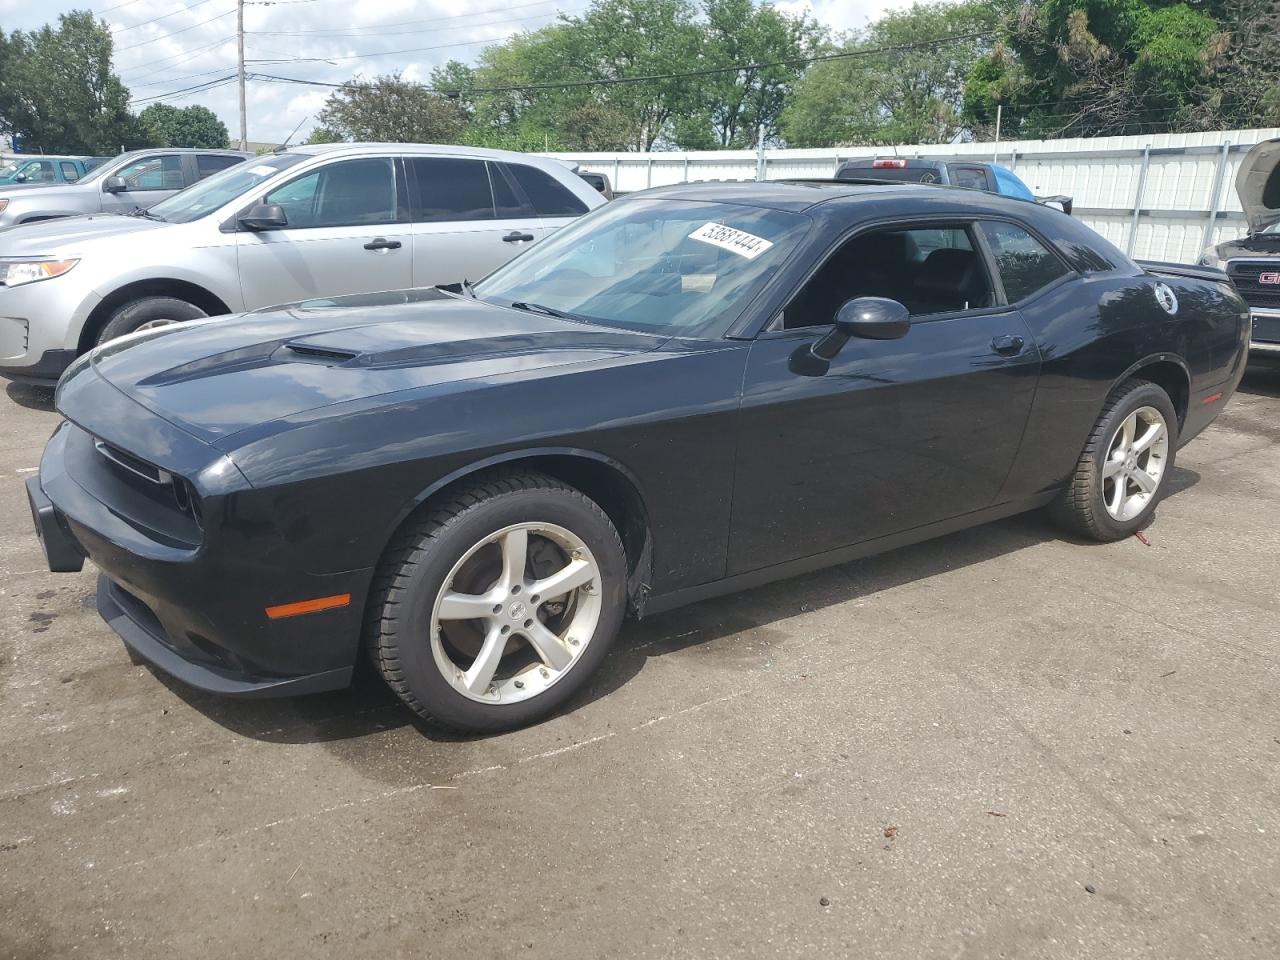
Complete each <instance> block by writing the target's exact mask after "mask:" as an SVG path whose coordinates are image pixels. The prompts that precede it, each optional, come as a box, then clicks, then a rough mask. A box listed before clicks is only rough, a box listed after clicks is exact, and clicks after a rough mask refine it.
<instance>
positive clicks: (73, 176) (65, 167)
mask: <svg viewBox="0 0 1280 960" xmlns="http://www.w3.org/2000/svg"><path fill="white" fill-rule="evenodd" d="M60 166H61V167H62V179H63V180H66V181H67V182H68V183H73V182H75V181H76V180H79V179H80V171H79V170H78V169H77V168H76V165H75V164H74V163H72V162H71V161H70V160H63V161H62V162H61V164H60Z"/></svg>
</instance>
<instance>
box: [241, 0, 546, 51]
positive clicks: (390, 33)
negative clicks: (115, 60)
mask: <svg viewBox="0 0 1280 960" xmlns="http://www.w3.org/2000/svg"><path fill="white" fill-rule="evenodd" d="M557 2H558V0H557ZM562 12H563V11H560V10H553V11H552V12H551V13H536V14H532V15H531V16H527V17H522V18H521V19H522V20H523V21H529V20H546V19H548V18H550V17H558V16H560V14H561V13H562ZM510 22H511V18H510V17H499V18H498V19H497V20H485V21H483V22H481V23H459V24H457V25H456V26H452V27H421V28H418V29H415V30H386V31H382V32H380V33H362V34H358V35H355V36H353V37H352V39H358V40H363V39H364V38H366V37H399V36H404V35H406V34H412V33H447V32H448V31H450V30H473V29H475V28H476V27H492V26H497V25H499V24H509V23H510ZM245 33H246V34H248V35H249V36H251V37H304V38H306V39H309V40H317V41H318V40H345V39H347V38H348V36H349V35H348V34H345V33H341V34H314V33H311V32H310V31H307V32H303V31H298V32H296V33H295V32H292V31H287V30H246V31H245ZM329 59H332V58H329Z"/></svg>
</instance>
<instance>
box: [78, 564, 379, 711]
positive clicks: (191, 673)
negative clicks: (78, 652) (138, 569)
mask: <svg viewBox="0 0 1280 960" xmlns="http://www.w3.org/2000/svg"><path fill="white" fill-rule="evenodd" d="M121 593H122V591H121V590H120V588H119V587H117V586H116V585H115V584H114V583H113V582H112V581H111V579H110V578H109V577H107V576H106V575H101V576H99V577H98V613H99V615H101V617H102V619H103V620H105V621H106V623H107V626H109V627H110V628H111V629H112V630H114V631H115V632H116V633H117V634H118V635H119V637H120V639H121V640H123V641H124V645H125V646H126V647H128V648H129V651H130V653H131V654H132V655H134V656H135V657H138V658H141V659H142V660H145V661H147V662H149V663H150V664H152V665H153V666H155V667H158V668H159V669H161V670H163V671H164V672H165V673H167V674H169V675H170V676H173V677H176V678H177V679H179V680H181V681H182V682H183V683H185V684H187V685H188V686H192V687H195V688H196V689H197V690H204V691H206V692H208V693H216V694H218V695H219V696H224V697H293V696H298V695H300V694H305V693H322V692H324V691H327V690H340V689H342V688H343V687H347V686H350V684H351V675H352V673H353V671H354V669H355V668H354V666H350V667H341V668H339V669H337V670H326V671H323V672H321V673H311V674H306V675H305V676H301V677H272V676H266V677H254V676H246V675H244V674H235V673H232V672H230V671H225V670H219V669H217V668H215V667H212V666H207V665H205V664H202V663H195V662H193V661H191V660H188V659H186V658H185V657H183V656H182V655H181V654H179V653H178V652H177V651H175V650H174V649H173V648H172V647H170V646H169V645H168V644H167V643H165V642H164V639H163V637H162V636H160V635H158V634H157V633H156V631H155V628H154V627H153V626H152V625H150V624H148V623H146V622H144V621H143V620H141V619H140V618H138V617H136V616H134V615H133V614H131V613H130V611H129V609H128V605H129V603H128V599H127V598H126V597H125V596H121Z"/></svg>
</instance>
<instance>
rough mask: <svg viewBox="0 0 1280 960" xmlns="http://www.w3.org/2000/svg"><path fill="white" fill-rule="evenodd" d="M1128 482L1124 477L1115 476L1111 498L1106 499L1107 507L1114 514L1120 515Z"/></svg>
mask: <svg viewBox="0 0 1280 960" xmlns="http://www.w3.org/2000/svg"><path fill="white" fill-rule="evenodd" d="M1128 485H1129V482H1128V480H1127V479H1126V478H1125V477H1116V483H1115V487H1114V488H1113V489H1112V491H1111V499H1109V500H1108V501H1107V509H1108V510H1110V511H1111V513H1112V514H1113V515H1115V516H1119V515H1120V508H1121V507H1123V506H1124V494H1125V489H1126V488H1127V487H1128Z"/></svg>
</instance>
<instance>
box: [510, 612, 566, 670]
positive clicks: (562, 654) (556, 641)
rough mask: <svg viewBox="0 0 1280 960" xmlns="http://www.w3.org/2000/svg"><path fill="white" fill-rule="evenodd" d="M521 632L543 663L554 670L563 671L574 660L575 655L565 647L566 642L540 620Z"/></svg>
mask: <svg viewBox="0 0 1280 960" xmlns="http://www.w3.org/2000/svg"><path fill="white" fill-rule="evenodd" d="M520 632H521V633H522V634H523V635H524V636H525V637H526V638H528V640H529V643H530V644H532V646H533V649H534V650H535V651H537V654H538V656H539V657H541V658H542V662H543V663H545V664H546V665H547V666H548V667H550V668H551V669H552V670H563V669H564V668H565V667H567V666H568V665H569V663H570V662H571V661H572V660H573V653H572V652H570V650H569V648H568V647H566V646H565V644H564V641H563V640H561V639H560V638H559V637H557V636H556V635H555V634H554V633H552V632H551V631H550V630H549V629H547V627H545V626H543V624H542V622H541V621H540V620H534V621H533V625H532V626H529V627H525V628H524V629H522V630H521V631H520Z"/></svg>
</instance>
